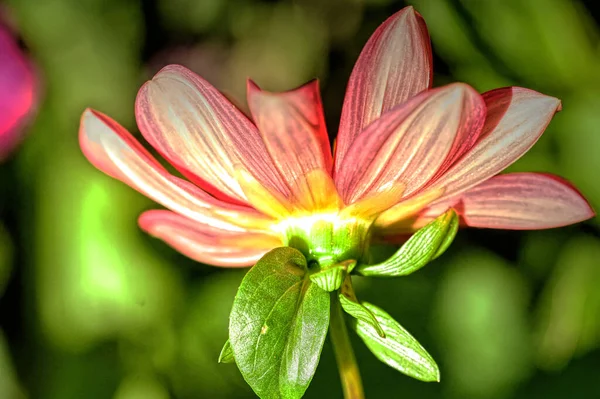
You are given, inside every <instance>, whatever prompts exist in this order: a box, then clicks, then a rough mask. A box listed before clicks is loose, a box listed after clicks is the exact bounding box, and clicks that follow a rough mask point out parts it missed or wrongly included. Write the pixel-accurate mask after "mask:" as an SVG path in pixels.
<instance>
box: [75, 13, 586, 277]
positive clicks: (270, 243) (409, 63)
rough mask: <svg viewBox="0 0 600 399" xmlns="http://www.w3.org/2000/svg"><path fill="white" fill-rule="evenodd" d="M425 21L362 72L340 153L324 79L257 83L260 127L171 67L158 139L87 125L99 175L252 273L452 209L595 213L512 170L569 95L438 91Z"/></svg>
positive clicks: (513, 224)
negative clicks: (279, 88)
mask: <svg viewBox="0 0 600 399" xmlns="http://www.w3.org/2000/svg"><path fill="white" fill-rule="evenodd" d="M431 80H432V57H431V48H430V42H429V36H428V33H427V28H426V26H425V22H424V21H423V19H422V18H421V16H420V15H419V14H418V13H416V12H415V11H414V10H413V9H412V7H408V8H405V9H403V10H401V11H400V12H398V13H396V14H395V15H393V16H392V17H391V18H389V19H388V20H387V21H386V22H384V23H383V24H382V25H381V26H380V27H379V28H378V29H377V31H376V32H375V33H374V34H373V36H372V37H371V39H370V40H369V41H368V43H367V44H366V46H365V48H364V49H363V51H362V53H361V55H360V57H359V59H358V61H357V63H356V65H355V67H354V70H353V72H352V75H351V77H350V82H349V84H348V90H347V93H346V98H345V100H344V107H343V110H342V118H341V123H340V127H339V132H338V138H337V145H336V148H335V159H334V158H333V157H332V153H331V149H330V143H329V140H328V135H327V131H326V128H325V123H324V119H323V110H322V105H321V98H320V94H319V88H318V83H317V82H316V81H313V82H310V83H307V84H306V85H304V86H302V87H300V88H298V89H295V90H292V91H288V92H284V93H270V92H266V91H262V90H261V89H259V88H258V86H256V85H255V84H254V83H252V82H249V83H248V104H249V106H250V110H251V114H252V120H253V121H251V120H249V119H248V118H247V117H246V116H244V114H242V113H241V112H240V111H239V110H238V109H236V108H235V107H234V106H233V105H232V104H231V103H229V102H228V101H227V100H226V99H225V98H224V97H223V95H221V94H220V93H219V92H218V91H217V90H216V89H215V88H214V87H212V86H211V85H210V84H208V83H207V82H206V81H205V80H203V79H202V78H201V77H199V76H197V75H195V74H194V73H192V72H190V71H189V70H187V69H185V68H183V67H181V66H177V65H171V66H167V67H166V68H164V69H163V70H161V71H160V72H159V73H158V74H157V75H156V76H155V77H154V78H153V79H152V80H151V81H149V82H147V83H146V84H145V85H144V86H143V87H142V88H141V90H140V92H139V94H138V97H137V101H136V117H137V122H138V126H139V128H140V130H141V132H142V135H143V136H144V138H145V139H146V140H147V141H148V142H149V143H150V144H151V145H152V146H153V147H154V148H155V149H156V150H157V151H158V152H159V153H160V154H161V155H162V156H163V157H165V158H166V159H167V160H168V161H169V162H170V163H171V165H173V166H174V167H175V168H177V170H179V171H180V172H181V174H182V175H183V176H185V178H187V180H184V179H182V178H179V177H176V176H174V175H172V174H170V173H169V172H168V171H167V170H166V169H165V168H163V167H162V166H161V165H160V164H159V163H158V162H157V161H156V160H155V159H154V158H153V157H152V156H151V155H150V154H149V153H148V152H147V151H146V150H144V148H143V147H142V146H141V145H140V144H139V143H138V142H137V141H136V140H135V139H134V138H133V137H132V136H131V135H130V134H129V133H128V132H127V131H126V130H125V129H124V128H123V127H121V126H120V125H118V124H117V123H116V122H115V121H113V120H112V119H110V118H109V117H108V116H106V115H103V114H101V113H99V112H97V111H93V110H86V111H85V112H84V114H83V116H82V121H81V129H80V142H81V147H82V149H83V152H84V154H85V155H86V156H87V158H88V159H89V160H90V161H91V162H92V163H93V164H94V165H95V166H96V167H98V168H99V169H101V170H102V171H104V172H105V173H107V174H109V175H111V176H113V177H115V178H117V179H119V180H121V181H123V182H125V183H126V184H128V185H130V186H131V187H133V188H135V189H136V190H138V191H140V192H141V193H143V194H145V195H146V196H148V197H150V198H152V199H153V200H155V201H156V202H158V203H160V204H162V205H164V206H165V207H166V208H168V209H169V210H152V211H148V212H145V213H144V214H142V215H141V217H140V220H139V222H140V225H141V227H142V229H144V230H146V231H147V232H149V233H150V234H152V235H154V236H156V237H158V238H160V239H162V240H164V241H166V242H167V243H168V244H170V245H171V246H173V247H174V248H175V249H177V250H179V251H181V252H182V253H184V254H186V255H188V256H189V257H191V258H193V259H196V260H198V261H200V262H203V263H209V264H214V265H218V266H248V265H252V264H253V263H255V262H256V261H257V260H258V259H259V258H260V257H261V256H262V255H263V254H264V253H265V252H267V251H268V250H270V249H272V248H274V247H277V246H281V245H290V246H294V247H296V248H299V249H301V250H303V252H304V253H305V255H307V256H308V257H309V258H314V259H315V260H317V261H319V262H325V263H327V262H334V261H335V262H339V261H343V260H345V259H349V258H351V259H358V258H359V257H361V256H365V250H366V248H367V246H368V243H369V242H370V241H371V240H373V239H388V238H390V237H394V236H396V235H398V234H405V233H407V232H408V233H410V232H412V231H414V229H417V228H419V227H421V226H423V225H424V224H425V223H427V222H428V221H430V220H432V218H435V217H436V216H438V215H440V214H441V213H443V212H444V211H446V210H447V209H448V208H449V207H453V208H454V209H455V210H456V211H457V212H458V213H459V215H460V217H461V222H462V223H463V224H464V225H466V226H472V227H483V228H500V229H542V228H551V227H558V226H564V225H568V224H572V223H576V222H580V221H582V220H585V219H588V218H591V217H593V216H594V212H593V210H592V209H591V207H590V205H589V204H588V203H587V201H586V200H585V199H584V198H583V197H582V195H581V194H580V193H579V192H578V191H577V190H576V189H575V188H574V187H573V186H572V185H570V184H569V183H567V182H566V181H565V180H563V179H561V178H559V177H555V176H551V175H547V174H540V173H512V174H506V175H497V174H498V173H499V172H501V171H502V170H503V169H505V168H506V167H507V166H509V165H510V164H512V163H513V162H514V161H516V160H517V159H518V158H519V157H521V156H522V155H523V154H524V153H525V152H526V151H527V150H528V149H529V148H531V146H532V145H533V144H534V143H535V142H536V141H537V139H538V138H539V137H540V135H541V134H542V132H543V131H544V129H545V128H546V126H547V125H548V124H549V123H550V120H551V119H552V116H553V115H554V113H555V112H557V111H558V110H559V109H560V101H559V100H557V99H556V98H553V97H549V96H545V95H543V94H540V93H537V92H535V91H532V90H528V89H523V88H519V87H509V88H503V89H497V90H493V91H490V92H487V93H484V94H483V95H480V94H479V93H477V92H476V91H475V90H474V89H473V88H471V87H470V86H468V85H466V84H463V83H455V84H451V85H448V86H444V87H440V88H436V89H431Z"/></svg>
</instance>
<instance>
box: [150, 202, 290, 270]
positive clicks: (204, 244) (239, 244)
mask: <svg viewBox="0 0 600 399" xmlns="http://www.w3.org/2000/svg"><path fill="white" fill-rule="evenodd" d="M139 224H140V227H141V228H142V229H143V230H144V231H146V232H147V233H149V234H150V235H152V236H154V237H156V238H159V239H161V240H163V241H165V242H166V243H167V244H169V245H170V246H171V247H173V248H174V249H176V250H177V251H179V252H181V253H182V254H184V255H186V256H188V257H190V258H192V259H194V260H196V261H198V262H202V263H206V264H210V265H214V266H222V267H243V266H252V265H254V264H255V263H256V262H257V261H258V260H259V259H260V258H261V257H262V256H263V255H264V254H265V253H266V252H267V251H269V250H271V249H273V248H276V247H280V246H282V245H283V244H282V243H281V240H280V239H279V238H277V237H275V236H272V235H269V234H266V233H262V234H261V233H245V232H241V233H240V232H232V231H229V230H222V229H219V228H216V227H214V226H210V225H206V224H200V223H198V222H196V221H193V220H191V219H188V218H186V217H184V216H181V215H178V214H176V213H173V212H170V211H163V210H154V211H147V212H144V213H143V214H142V215H141V216H140V218H139Z"/></svg>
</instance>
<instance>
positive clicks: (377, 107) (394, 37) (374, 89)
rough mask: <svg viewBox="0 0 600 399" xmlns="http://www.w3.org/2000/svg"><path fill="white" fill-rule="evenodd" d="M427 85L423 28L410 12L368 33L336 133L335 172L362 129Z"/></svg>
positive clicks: (409, 9)
mask: <svg viewBox="0 0 600 399" xmlns="http://www.w3.org/2000/svg"><path fill="white" fill-rule="evenodd" d="M431 81H432V56H431V43H430V40H429V34H428V33H427V26H426V25H425V21H423V18H422V17H421V15H419V13H417V12H416V11H415V10H414V9H413V8H412V7H406V8H403V9H402V10H400V11H399V12H397V13H396V14H394V15H392V16H391V17H390V18H388V19H387V20H386V21H385V22H384V23H383V24H382V25H381V26H379V28H378V29H377V30H376V31H375V33H373V35H372V36H371V38H370V39H369V41H368V42H367V44H366V45H365V47H364V48H363V50H362V52H361V53H360V56H359V57H358V60H357V62H356V65H355V66H354V69H353V71H352V74H351V76H350V81H349V82H348V88H347V90H346V97H345V99H344V107H343V109H342V117H341V121H340V128H339V131H338V138H337V144H336V153H335V163H336V166H335V169H336V171H338V170H339V168H340V167H341V164H342V162H344V160H345V159H346V154H347V152H348V150H349V149H350V147H351V146H352V143H353V142H354V140H355V139H356V137H358V135H359V134H360V133H361V132H362V131H363V129H364V128H365V127H366V126H367V125H369V124H370V123H371V122H373V121H374V120H376V119H377V118H379V117H380V116H381V115H382V114H383V113H385V112H386V111H388V110H390V109H392V108H394V107H395V106H397V105H399V104H402V103H403V102H405V101H406V100H408V99H409V98H411V97H412V96H414V95H416V94H417V93H419V92H421V91H423V90H425V89H428V88H429V87H431ZM349 162H353V161H349Z"/></svg>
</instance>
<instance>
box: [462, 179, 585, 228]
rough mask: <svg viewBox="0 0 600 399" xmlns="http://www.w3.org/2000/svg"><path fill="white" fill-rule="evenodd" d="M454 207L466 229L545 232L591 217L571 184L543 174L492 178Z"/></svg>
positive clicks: (464, 196) (468, 192)
mask: <svg viewBox="0 0 600 399" xmlns="http://www.w3.org/2000/svg"><path fill="white" fill-rule="evenodd" d="M454 208H455V209H456V210H457V211H458V213H459V214H460V216H461V218H462V219H463V221H464V223H465V224H466V225H467V226H472V227H485V228H493V229H510V230H534V229H536V230H537V229H548V228H553V227H561V226H567V225H570V224H573V223H578V222H581V221H583V220H587V219H589V218H592V217H594V211H593V210H592V208H591V207H590V205H589V203H588V202H587V201H586V200H585V198H584V197H583V196H582V195H581V193H579V191H577V189H576V188H575V187H573V185H571V184H570V183H569V182H567V181H566V180H564V179H562V178H560V177H557V176H553V175H547V174H542V173H509V174H506V175H499V176H495V177H492V178H491V179H489V180H487V181H485V182H483V183H481V184H479V185H477V186H475V187H473V188H472V189H470V190H468V191H466V192H465V193H463V194H462V195H461V196H460V200H459V201H458V202H457V203H456V204H455V205H454Z"/></svg>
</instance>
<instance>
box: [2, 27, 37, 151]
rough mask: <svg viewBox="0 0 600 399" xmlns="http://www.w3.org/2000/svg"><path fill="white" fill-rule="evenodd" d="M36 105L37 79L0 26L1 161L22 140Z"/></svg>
mask: <svg viewBox="0 0 600 399" xmlns="http://www.w3.org/2000/svg"><path fill="white" fill-rule="evenodd" d="M35 102H36V79H35V76H34V74H33V70H32V67H31V65H30V64H29V61H28V60H27V59H26V58H25V56H24V54H23V52H22V51H21V49H20V48H19V46H18V44H17V40H16V38H14V37H13V36H12V35H11V34H10V33H9V32H8V31H7V30H5V29H4V28H3V27H2V26H0V160H3V159H5V158H6V157H7V156H8V155H9V154H10V153H11V152H12V150H13V149H14V148H15V146H16V145H17V144H18V143H19V142H20V141H21V138H22V135H23V128H24V125H25V123H26V122H27V120H28V119H29V118H28V116H29V115H30V114H31V111H32V109H33V108H34V106H35Z"/></svg>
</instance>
